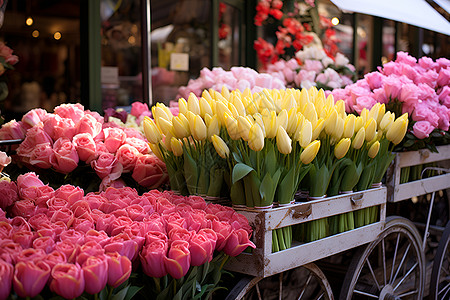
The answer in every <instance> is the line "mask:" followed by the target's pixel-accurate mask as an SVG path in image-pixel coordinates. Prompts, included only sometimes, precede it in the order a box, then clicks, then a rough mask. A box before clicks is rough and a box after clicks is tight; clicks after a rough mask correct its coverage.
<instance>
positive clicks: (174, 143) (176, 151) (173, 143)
mask: <svg viewBox="0 0 450 300" xmlns="http://www.w3.org/2000/svg"><path fill="white" fill-rule="evenodd" d="M170 147H171V148H172V153H173V155H175V156H181V155H183V144H182V143H181V141H180V140H179V139H177V138H174V137H173V138H171V139H170Z"/></svg>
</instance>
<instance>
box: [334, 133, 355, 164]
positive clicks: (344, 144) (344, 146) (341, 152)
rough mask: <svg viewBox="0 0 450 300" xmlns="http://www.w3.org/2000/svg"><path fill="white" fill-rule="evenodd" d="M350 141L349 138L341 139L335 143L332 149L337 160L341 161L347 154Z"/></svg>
mask: <svg viewBox="0 0 450 300" xmlns="http://www.w3.org/2000/svg"><path fill="white" fill-rule="evenodd" d="M350 144H351V141H350V139H349V138H343V139H341V140H340V141H339V143H337V145H336V146H335V147H334V156H335V157H336V158H337V159H341V158H343V157H344V156H345V154H347V151H348V149H349V148H350Z"/></svg>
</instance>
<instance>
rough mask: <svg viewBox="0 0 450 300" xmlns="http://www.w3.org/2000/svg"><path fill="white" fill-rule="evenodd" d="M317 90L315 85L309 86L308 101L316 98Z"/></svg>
mask: <svg viewBox="0 0 450 300" xmlns="http://www.w3.org/2000/svg"><path fill="white" fill-rule="evenodd" d="M318 92H319V91H318V90H317V88H316V87H315V86H312V87H310V88H309V90H308V94H309V101H311V102H313V99H316V97H317V93H318Z"/></svg>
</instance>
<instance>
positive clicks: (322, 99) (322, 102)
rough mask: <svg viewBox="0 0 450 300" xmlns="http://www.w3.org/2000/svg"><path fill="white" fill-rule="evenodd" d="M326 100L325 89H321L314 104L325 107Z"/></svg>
mask: <svg viewBox="0 0 450 300" xmlns="http://www.w3.org/2000/svg"><path fill="white" fill-rule="evenodd" d="M325 100H326V97H325V92H324V91H323V89H320V90H319V92H318V93H317V95H316V97H315V98H314V104H315V105H320V106H325Z"/></svg>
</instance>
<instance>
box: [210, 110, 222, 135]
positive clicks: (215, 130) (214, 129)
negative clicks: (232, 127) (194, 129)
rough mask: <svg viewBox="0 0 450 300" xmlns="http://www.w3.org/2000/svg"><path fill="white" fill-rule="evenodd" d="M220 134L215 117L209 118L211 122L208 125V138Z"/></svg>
mask: <svg viewBox="0 0 450 300" xmlns="http://www.w3.org/2000/svg"><path fill="white" fill-rule="evenodd" d="M219 133H220V125H219V120H218V119H217V116H216V115H215V116H214V117H212V118H211V121H210V122H209V124H208V137H211V136H213V135H219Z"/></svg>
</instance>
